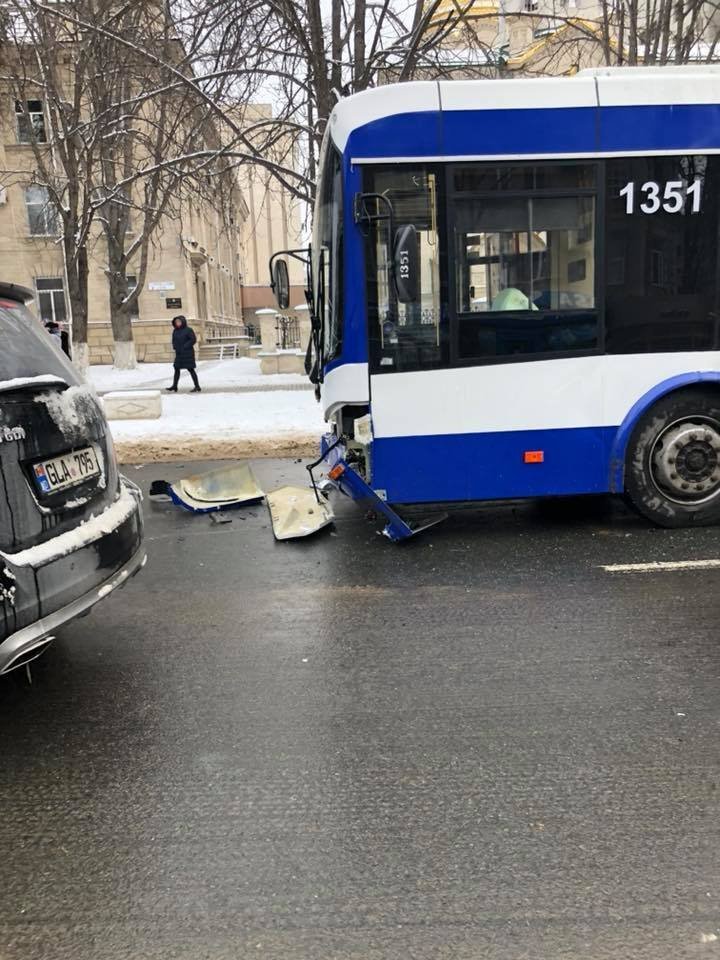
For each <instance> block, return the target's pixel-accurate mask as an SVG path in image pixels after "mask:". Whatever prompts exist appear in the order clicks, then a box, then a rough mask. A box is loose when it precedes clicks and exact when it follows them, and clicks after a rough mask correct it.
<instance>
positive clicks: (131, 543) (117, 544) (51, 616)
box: [0, 478, 147, 675]
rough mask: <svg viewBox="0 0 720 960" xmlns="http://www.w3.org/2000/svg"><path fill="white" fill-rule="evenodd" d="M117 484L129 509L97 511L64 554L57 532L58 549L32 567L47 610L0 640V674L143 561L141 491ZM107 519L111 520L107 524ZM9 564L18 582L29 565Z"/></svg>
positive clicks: (35, 651)
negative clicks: (85, 535) (93, 531)
mask: <svg viewBox="0 0 720 960" xmlns="http://www.w3.org/2000/svg"><path fill="white" fill-rule="evenodd" d="M123 488H124V497H125V498H126V497H127V495H128V494H130V496H131V498H132V501H133V502H132V504H131V506H130V509H129V510H128V509H123V511H122V513H121V514H119V515H118V510H117V506H118V505H116V506H115V507H111V508H110V509H109V510H108V511H106V512H105V514H101V515H100V517H98V521H99V524H97V525H98V526H99V528H100V529H99V530H98V533H99V534H100V535H99V536H98V537H97V538H95V539H93V540H92V541H91V542H89V543H85V544H83V545H82V546H80V547H79V548H78V549H76V550H74V551H72V552H70V553H67V552H66V551H65V550H64V549H63V546H62V540H63V536H64V535H60V536H59V537H58V538H56V543H58V544H59V545H60V548H61V549H60V551H59V552H58V555H57V556H56V557H52V559H50V561H49V562H45V563H44V564H42V565H41V566H39V567H36V568H34V571H35V572H34V580H35V583H36V584H37V585H38V586H39V587H40V586H41V584H42V582H43V576H44V577H45V587H46V588H47V591H46V593H45V597H44V601H45V602H43V597H40V603H41V606H45V609H46V610H47V608H48V606H49V607H50V609H49V611H48V612H47V613H44V612H43V615H41V616H39V617H38V618H37V619H34V620H32V621H31V622H30V623H26V625H25V626H22V627H19V629H17V630H16V631H15V632H13V633H11V634H10V635H9V636H7V637H6V638H5V639H4V640H2V641H1V642H0V675H2V674H4V673H8V672H9V671H10V670H14V669H15V668H16V667H20V666H23V665H24V664H26V663H29V662H30V661H31V660H33V659H34V658H35V657H37V656H39V655H40V654H41V653H42V652H43V650H44V649H45V648H46V647H47V646H48V644H49V643H50V641H51V640H52V638H53V633H54V631H56V630H58V629H59V628H60V627H61V626H62V625H63V624H65V623H67V622H68V621H70V620H74V619H75V618H76V617H80V616H82V615H83V614H85V613H88V612H89V611H90V610H91V609H92V607H94V606H95V604H96V603H99V601H100V600H103V599H104V598H105V597H106V596H108V595H109V594H110V593H112V592H113V591H114V590H116V589H117V588H118V587H121V586H123V585H124V584H125V583H127V581H128V580H130V579H131V577H133V576H134V575H135V574H136V573H138V571H139V570H140V569H141V568H142V567H143V566H144V565H145V561H146V559H147V557H146V555H145V548H144V547H143V545H142V508H141V505H140V500H141V494H140V491H139V490H138V488H137V487H136V486H135V485H134V484H132V483H130V482H128V481H126V480H125V479H124V478H123ZM126 502H127V500H126ZM111 518H112V521H113V522H111V523H107V521H109V520H111ZM118 520H119V521H120V522H117V521H118ZM100 530H101V532H100ZM53 548H54V544H53V541H49V542H48V543H47V544H46V545H45V546H44V549H45V550H46V556H47V554H48V553H50V552H51V551H52V550H53ZM15 556H16V557H17V556H19V555H17V554H16V555H15ZM43 559H46V558H45V557H43ZM0 566H1V564H0ZM103 568H104V570H103ZM14 569H15V573H16V574H17V575H18V580H17V581H16V582H17V583H18V587H20V586H21V583H20V580H21V576H22V574H23V573H24V572H25V570H27V571H28V572H29V573H31V572H32V569H31V567H30V565H27V566H26V567H25V570H24V569H23V567H15V568H14ZM101 571H102V572H101ZM103 572H104V573H105V574H108V572H109V575H106V576H104V577H103V575H102V573H103ZM78 592H79V593H80V595H79V596H78V595H77V593H78ZM41 593H43V590H42V588H41ZM53 607H55V609H53Z"/></svg>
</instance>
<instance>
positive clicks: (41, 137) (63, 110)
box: [0, 6, 98, 369]
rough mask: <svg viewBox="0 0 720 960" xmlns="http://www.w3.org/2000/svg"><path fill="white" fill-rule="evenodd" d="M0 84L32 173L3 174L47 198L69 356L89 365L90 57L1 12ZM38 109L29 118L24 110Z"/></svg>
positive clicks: (31, 18) (19, 16)
mask: <svg viewBox="0 0 720 960" xmlns="http://www.w3.org/2000/svg"><path fill="white" fill-rule="evenodd" d="M4 26H5V41H6V42H5V43H4V45H3V63H2V67H1V68H0V69H1V70H2V74H3V80H4V83H5V86H6V89H8V90H9V92H10V93H11V94H12V96H13V97H14V99H15V102H16V115H17V123H18V132H19V133H20V134H21V139H22V141H23V142H25V143H27V144H29V145H30V146H31V148H32V158H33V169H31V170H27V169H19V170H5V171H3V173H2V176H3V179H4V181H5V182H13V181H16V182H19V183H22V184H24V185H25V184H28V183H29V184H32V185H35V186H38V187H40V188H41V189H42V190H44V191H45V193H46V196H47V205H48V209H47V210H46V211H44V213H43V216H44V217H45V219H46V222H47V224H48V227H49V229H50V231H51V232H52V233H56V234H57V242H58V243H59V244H60V245H61V247H62V251H63V262H64V272H65V281H66V285H67V294H68V301H69V307H70V311H71V317H72V332H73V356H74V358H75V361H76V363H77V364H78V365H79V366H80V368H81V369H83V368H84V367H85V366H87V363H88V333H87V329H88V288H87V278H88V243H89V241H90V236H91V227H92V223H93V218H94V214H95V209H96V205H95V203H94V202H93V200H92V197H91V196H90V191H89V189H88V185H89V182H90V176H89V175H90V172H91V170H92V168H93V166H94V163H95V159H96V154H97V144H98V138H97V131H91V130H89V129H88V128H86V127H85V126H83V125H82V124H81V118H82V116H83V113H84V96H83V91H84V89H85V87H86V84H87V79H88V77H87V73H88V58H87V55H86V49H85V48H84V46H83V45H82V44H80V45H74V46H73V47H72V53H71V54H70V53H69V44H68V39H69V38H68V34H67V32H66V31H58V29H57V24H55V23H52V24H50V23H48V20H47V18H46V17H44V16H36V15H33V14H32V12H31V11H28V10H27V9H26V8H25V7H23V6H19V7H17V8H13V7H8V8H6V18H5V24H4ZM38 101H39V103H40V104H41V110H40V112H35V113H31V112H30V111H29V104H32V103H33V102H38Z"/></svg>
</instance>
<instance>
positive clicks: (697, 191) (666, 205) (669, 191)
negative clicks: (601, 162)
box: [619, 178, 702, 214]
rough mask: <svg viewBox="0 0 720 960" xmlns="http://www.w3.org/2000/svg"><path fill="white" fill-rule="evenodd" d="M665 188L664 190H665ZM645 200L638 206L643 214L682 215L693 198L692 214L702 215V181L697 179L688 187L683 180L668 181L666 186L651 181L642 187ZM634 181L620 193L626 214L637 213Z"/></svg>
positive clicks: (626, 185) (627, 184)
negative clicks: (659, 212) (688, 201)
mask: <svg viewBox="0 0 720 960" xmlns="http://www.w3.org/2000/svg"><path fill="white" fill-rule="evenodd" d="M663 186H664V189H663ZM640 191H641V192H642V193H643V194H644V195H645V199H644V200H643V202H642V203H640V204H639V205H638V207H639V209H640V211H641V212H642V213H657V212H658V211H659V210H663V211H664V212H665V213H681V212H682V211H683V209H684V207H685V204H686V202H687V200H688V198H690V197H691V198H692V208H691V211H692V213H700V199H701V196H702V180H700V179H699V178H696V179H695V180H693V182H692V183H691V184H690V185H689V186H688V185H687V184H686V183H685V182H684V181H683V180H668V182H667V183H665V184H664V185H663V184H661V183H656V182H655V181H654V180H649V181H648V182H647V183H644V184H643V185H642V186H641V187H640ZM635 193H636V186H635V182H634V181H632V180H631V181H630V182H629V183H626V184H625V186H624V187H623V188H622V190H621V191H620V193H619V196H621V197H624V198H625V213H628V214H630V213H635Z"/></svg>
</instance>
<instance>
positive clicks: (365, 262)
mask: <svg viewBox="0 0 720 960" xmlns="http://www.w3.org/2000/svg"><path fill="white" fill-rule="evenodd" d="M321 166H322V169H321V176H320V180H319V184H318V193H317V202H316V208H315V213H314V222H313V238H312V247H311V249H310V251H308V253H307V261H308V267H309V299H310V305H311V313H312V317H313V335H312V343H311V350H310V356H309V358H308V370H309V373H310V376H311V378H312V380H313V381H314V382H315V383H316V384H317V387H318V396H319V398H320V402H321V403H322V407H323V411H324V415H325V418H326V420H327V421H328V424H329V428H328V433H327V436H326V437H325V438H324V440H323V458H324V461H325V465H326V469H327V471H328V475H329V477H330V478H331V480H332V482H333V483H334V484H335V485H336V486H337V487H338V488H340V489H341V490H342V491H343V492H344V493H347V494H349V495H350V496H352V497H353V498H355V499H358V500H360V501H362V502H363V503H364V504H369V505H371V506H372V507H373V509H375V510H377V511H379V512H380V513H382V514H383V515H384V517H385V519H386V521H387V524H386V527H385V532H386V533H387V534H388V535H389V536H390V537H391V538H392V539H402V538H404V537H407V536H410V535H411V534H412V533H414V532H416V530H417V529H418V528H420V527H422V526H423V525H424V524H426V523H427V522H430V521H431V520H432V519H435V518H437V517H438V516H440V515H442V511H443V510H444V509H445V507H446V506H448V505H451V504H458V503H468V502H476V501H477V502H479V501H492V500H501V499H508V498H512V499H515V498H525V497H545V496H564V495H575V494H598V493H604V492H613V493H625V494H626V495H627V497H628V498H629V500H630V501H631V502H632V503H633V504H634V505H635V507H636V508H637V509H638V510H639V511H640V512H641V513H642V514H644V515H645V516H646V517H648V518H650V519H651V520H653V521H654V522H656V523H659V524H662V525H664V526H672V527H675V526H683V525H687V524H705V523H710V522H714V521H717V520H718V519H720V242H719V236H720V72H719V71H718V70H716V69H714V68H712V67H678V68H674V67H672V68H625V69H608V70H596V71H589V72H582V73H580V74H578V75H577V76H575V77H573V78H559V79H554V78H553V79H532V80H522V79H518V80H481V81H447V82H444V81H440V82H418V83H408V84H398V85H393V86H387V87H382V88H379V89H375V90H371V91H368V92H365V93H360V94H357V95H355V96H352V97H349V98H348V99H346V100H343V101H341V102H340V103H338V105H337V106H336V107H335V109H334V111H333V113H332V115H331V117H330V120H329V124H328V129H327V132H326V136H325V142H324V146H323V150H322V157H321ZM293 253H294V255H298V252H297V251H295V252H293ZM299 255H300V256H303V254H299ZM272 271H273V278H274V282H275V285H276V292H277V291H278V288H282V287H284V286H285V283H286V279H287V271H286V263H285V261H283V260H282V255H281V254H280V255H276V256H275V257H274V258H273V262H272ZM281 293H282V291H281ZM423 513H424V514H425V520H420V519H418V516H419V514H423ZM412 518H414V519H412Z"/></svg>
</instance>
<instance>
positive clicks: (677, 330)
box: [605, 156, 720, 353]
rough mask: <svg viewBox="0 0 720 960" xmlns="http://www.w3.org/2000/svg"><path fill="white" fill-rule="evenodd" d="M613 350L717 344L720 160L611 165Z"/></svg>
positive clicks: (609, 318) (609, 321) (608, 314)
mask: <svg viewBox="0 0 720 960" xmlns="http://www.w3.org/2000/svg"><path fill="white" fill-rule="evenodd" d="M605 196H606V231H607V242H606V251H607V254H606V258H607V266H606V309H605V327H606V344H607V351H608V352H609V353H661V352H665V351H676V350H710V349H717V348H718V346H719V345H720V342H719V339H718V333H719V327H720V285H719V280H720V272H719V269H718V255H719V252H720V251H719V249H718V232H719V231H720V157H719V156H673V157H620V158H617V159H612V160H608V162H607V184H606V191H605Z"/></svg>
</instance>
